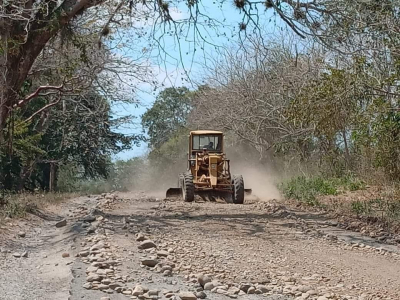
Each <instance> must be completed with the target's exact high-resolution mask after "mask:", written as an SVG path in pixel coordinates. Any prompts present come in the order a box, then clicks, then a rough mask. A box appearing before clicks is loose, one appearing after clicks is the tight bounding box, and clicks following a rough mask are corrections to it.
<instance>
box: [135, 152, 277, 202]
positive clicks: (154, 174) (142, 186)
mask: <svg viewBox="0 0 400 300" xmlns="http://www.w3.org/2000/svg"><path fill="white" fill-rule="evenodd" d="M226 153H227V157H228V158H229V159H230V165H231V173H232V175H242V176H243V179H244V183H245V188H246V189H252V195H251V196H250V195H248V196H246V199H258V200H260V201H268V200H272V199H281V194H280V192H279V190H278V188H277V183H278V182H279V179H280V177H279V176H278V175H277V174H278V172H276V171H274V168H273V167H271V166H268V164H265V163H264V164H261V163H260V161H259V159H258V155H257V153H254V152H252V151H248V149H242V147H227V149H226ZM144 161H145V165H144V166H143V167H142V168H141V170H140V171H138V172H137V174H136V176H135V177H136V178H135V180H134V184H133V185H132V186H131V187H130V190H131V191H134V192H144V193H145V194H146V195H147V196H151V197H155V198H164V197H165V195H166V191H167V190H168V189H169V188H172V187H178V175H179V174H180V173H184V172H186V169H187V157H186V154H183V155H182V159H181V160H179V161H178V162H176V163H173V162H172V161H163V162H162V163H158V164H154V163H151V162H149V161H148V160H147V159H146V158H144Z"/></svg>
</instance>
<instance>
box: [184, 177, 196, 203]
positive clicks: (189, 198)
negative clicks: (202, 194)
mask: <svg viewBox="0 0 400 300" xmlns="http://www.w3.org/2000/svg"><path fill="white" fill-rule="evenodd" d="M182 194H183V200H184V201H185V202H193V201H194V184H193V175H192V174H191V173H186V174H184V176H183V186H182Z"/></svg>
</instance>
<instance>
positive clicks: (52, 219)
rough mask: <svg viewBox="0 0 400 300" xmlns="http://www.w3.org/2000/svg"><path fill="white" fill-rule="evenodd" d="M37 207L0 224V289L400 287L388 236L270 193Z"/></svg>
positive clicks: (24, 293) (91, 294) (272, 294)
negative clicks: (232, 200)
mask: <svg viewBox="0 0 400 300" xmlns="http://www.w3.org/2000/svg"><path fill="white" fill-rule="evenodd" d="M36 214H37V215H40V217H37V216H33V215H29V216H28V217H27V219H26V220H22V221H18V222H17V221H12V220H8V221H6V223H4V224H1V225H0V226H1V227H0V248H1V253H0V299H5V300H19V299H30V300H32V299H49V300H50V299H52V300H54V299H55V300H56V299H60V300H61V299H74V300H75V299H89V300H95V299H103V300H105V299H116V300H118V299H154V300H155V299H167V298H170V299H177V300H178V299H182V300H192V299H193V300H195V299H204V298H206V299H211V300H212V299H229V298H234V299H235V298H238V299H269V300H272V299H274V300H287V299H318V300H325V299H400V251H399V247H398V246H393V245H384V244H379V243H377V242H376V241H375V240H372V239H368V238H366V237H363V236H361V235H360V234H358V233H353V232H349V231H345V230H343V229H340V228H339V227H338V226H337V223H336V221H335V220H329V219H326V218H325V217H324V216H322V215H318V214H305V213H301V212H297V211H292V210H290V209H287V208H285V207H283V206H280V205H279V204H276V203H272V202H258V201H253V202H248V203H246V204H245V205H232V204H225V203H210V202H196V203H183V202H181V201H171V200H163V199H156V198H151V197H148V196H146V195H144V194H118V195H103V196H101V197H100V196H98V197H94V196H93V197H81V198H77V199H73V200H71V201H69V202H67V203H65V204H63V205H62V206H61V208H60V207H57V208H55V207H54V208H51V207H50V208H48V210H46V211H45V212H40V211H37V212H36ZM64 219H65V220H66V224H65V223H64V224H63V222H60V221H62V220H64ZM57 222H60V223H59V224H58V225H59V226H56V223H57ZM63 225H65V226H63Z"/></svg>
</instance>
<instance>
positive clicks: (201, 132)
mask: <svg viewBox="0 0 400 300" xmlns="http://www.w3.org/2000/svg"><path fill="white" fill-rule="evenodd" d="M190 134H191V135H195V134H222V131H217V130H194V131H191V132H190Z"/></svg>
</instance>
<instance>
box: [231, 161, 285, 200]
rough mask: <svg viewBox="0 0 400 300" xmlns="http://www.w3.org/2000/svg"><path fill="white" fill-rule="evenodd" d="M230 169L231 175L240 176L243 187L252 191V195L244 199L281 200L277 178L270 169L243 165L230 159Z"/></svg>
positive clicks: (262, 166) (263, 166) (261, 166)
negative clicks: (242, 180)
mask: <svg viewBox="0 0 400 300" xmlns="http://www.w3.org/2000/svg"><path fill="white" fill-rule="evenodd" d="M231 168H232V174H233V175H242V176H243V179H244V187H245V188H246V189H252V195H251V196H246V199H258V200H260V201H268V200H272V199H281V193H280V192H279V190H278V188H277V183H278V182H279V181H278V177H279V176H276V175H274V173H275V172H274V171H273V170H272V168H269V167H268V166H265V165H259V166H256V165H254V164H249V163H243V162H241V161H238V160H234V159H232V161H231Z"/></svg>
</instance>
